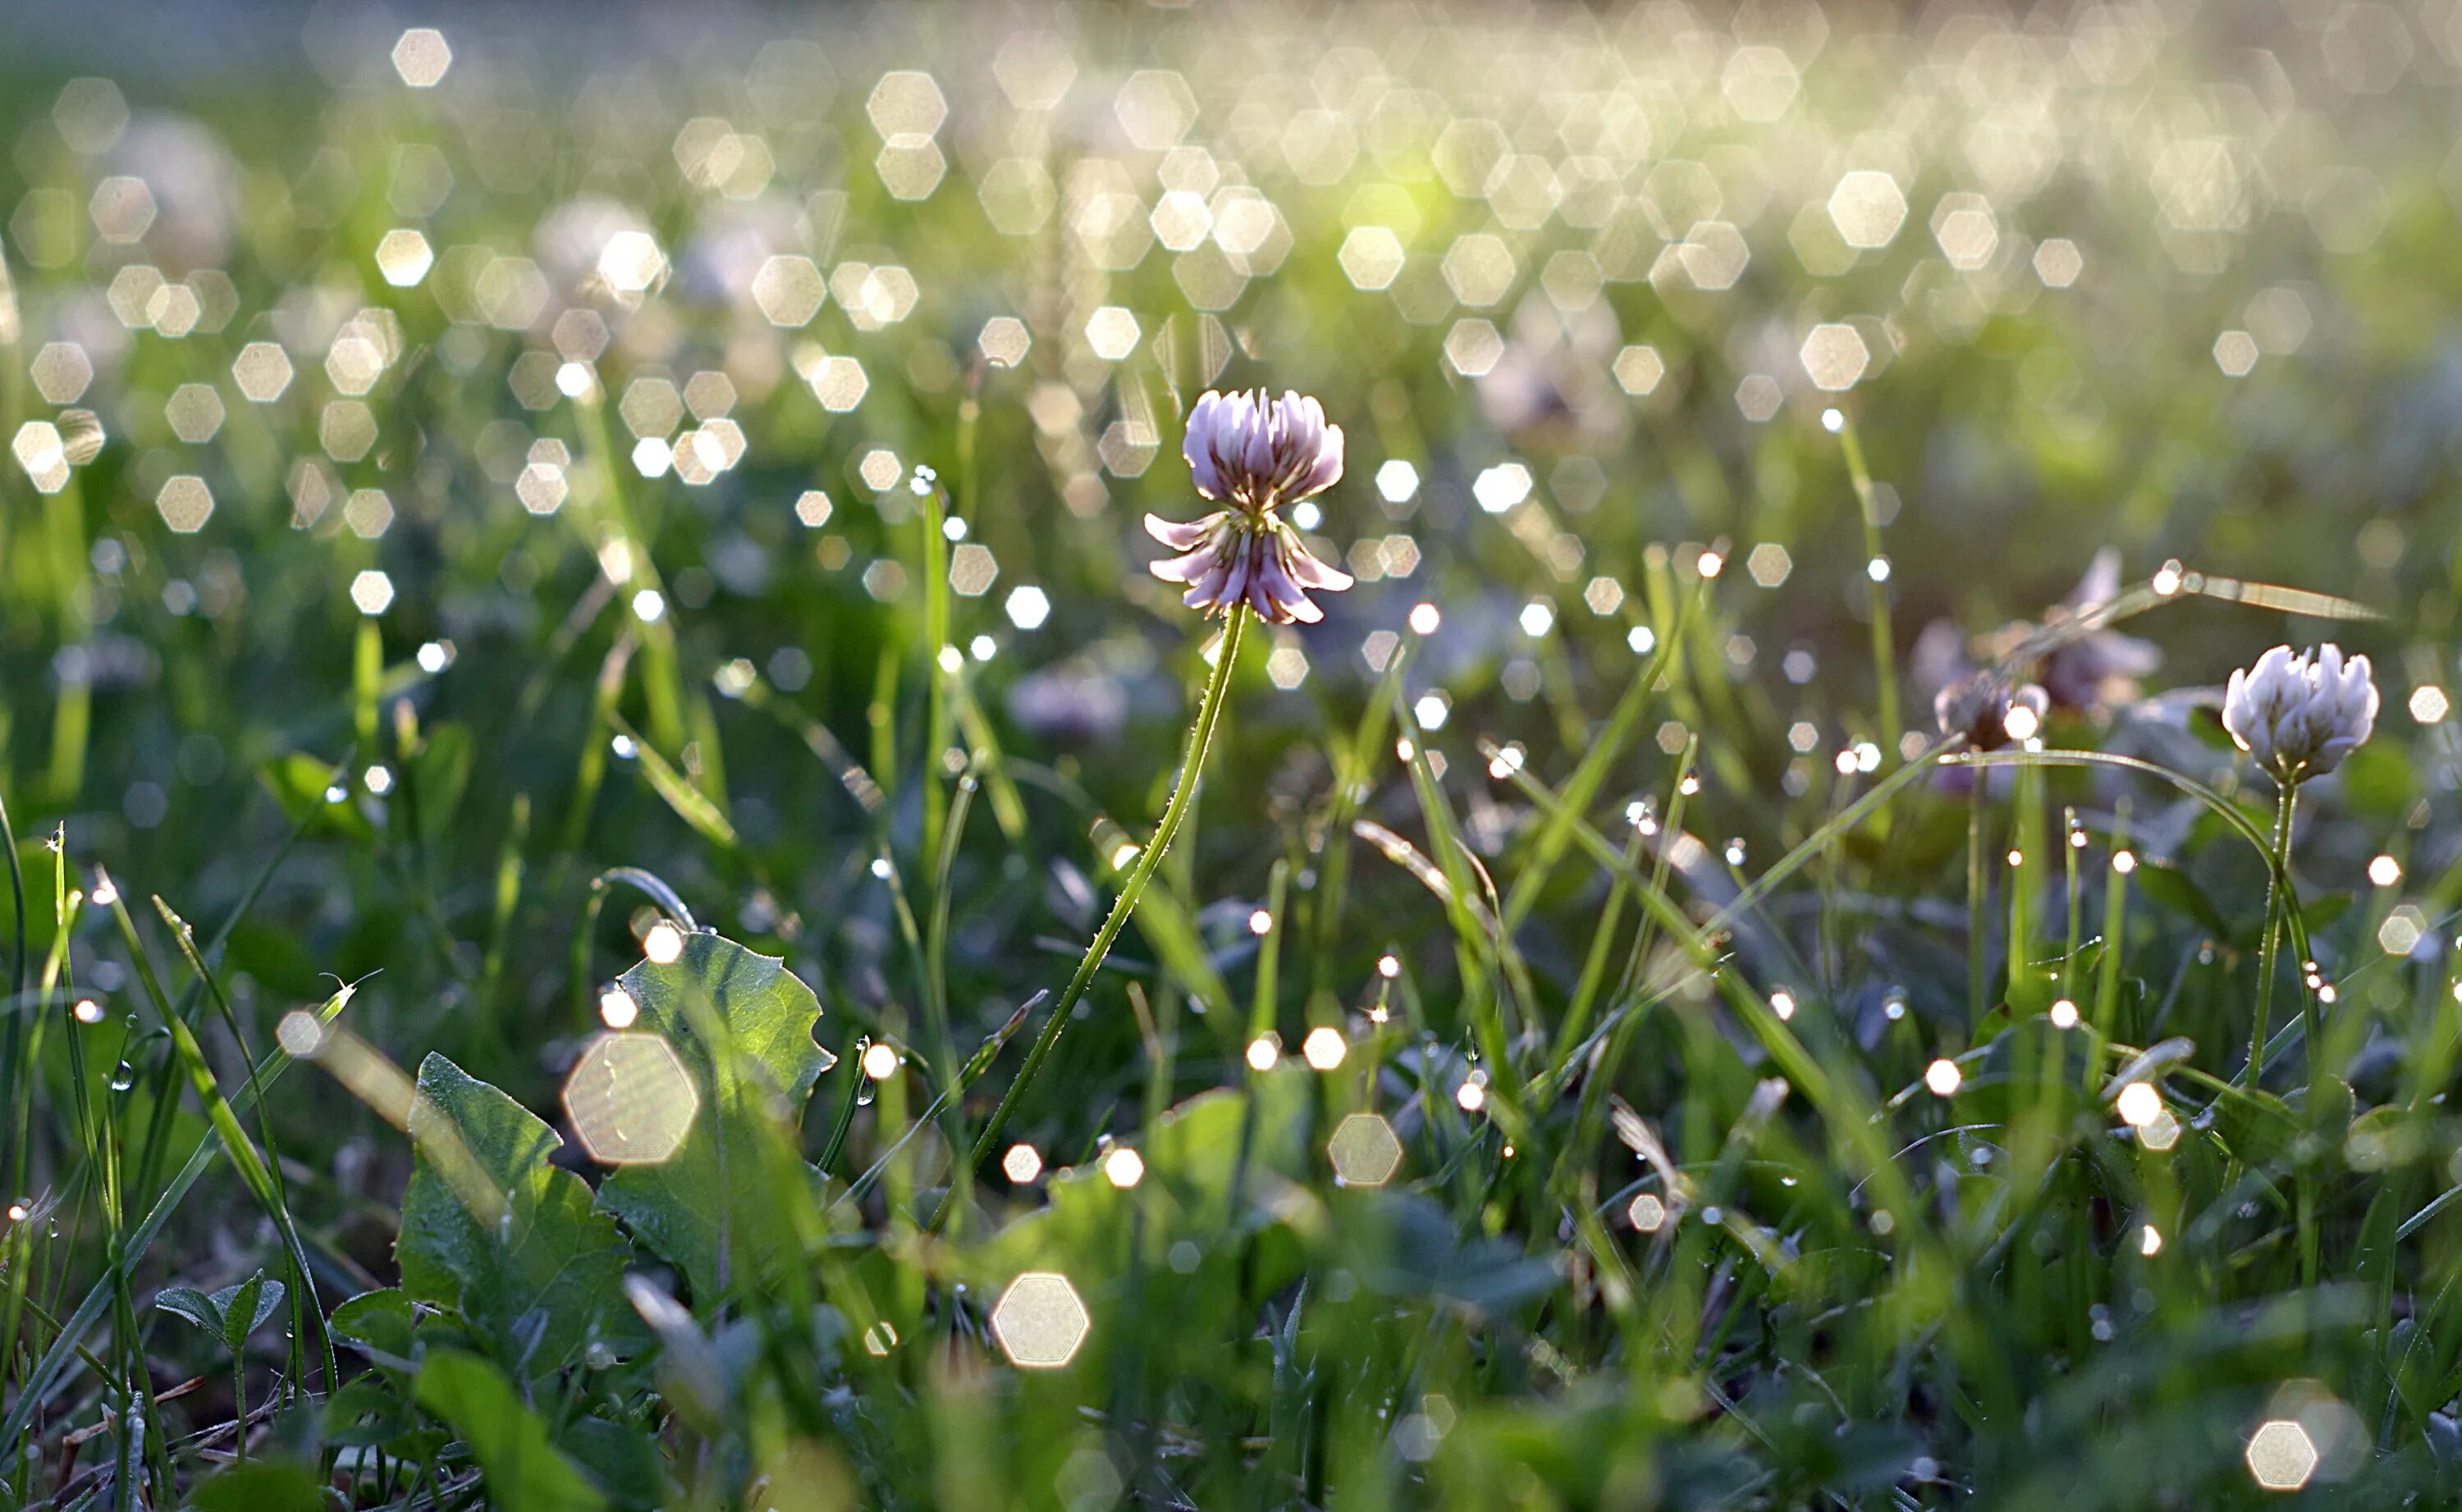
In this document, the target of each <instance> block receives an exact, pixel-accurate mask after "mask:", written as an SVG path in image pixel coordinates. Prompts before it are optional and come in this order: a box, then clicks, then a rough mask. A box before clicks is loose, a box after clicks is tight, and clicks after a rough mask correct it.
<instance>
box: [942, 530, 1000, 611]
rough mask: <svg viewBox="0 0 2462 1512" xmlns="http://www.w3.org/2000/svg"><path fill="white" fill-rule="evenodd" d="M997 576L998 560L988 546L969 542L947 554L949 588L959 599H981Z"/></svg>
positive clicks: (998, 570) (998, 574)
mask: <svg viewBox="0 0 2462 1512" xmlns="http://www.w3.org/2000/svg"><path fill="white" fill-rule="evenodd" d="M999 576H1000V559H999V558H997V557H995V556H993V555H992V548H991V547H989V546H986V545H983V544H982V543H978V542H973V541H969V542H967V543H965V544H963V545H961V546H960V547H958V549H956V550H955V551H952V552H950V553H949V588H950V591H952V592H954V593H956V594H957V595H958V597H960V598H961V599H979V598H982V597H983V595H984V594H986V593H988V592H990V591H991V587H992V583H993V580H995V579H997V578H998V577H999Z"/></svg>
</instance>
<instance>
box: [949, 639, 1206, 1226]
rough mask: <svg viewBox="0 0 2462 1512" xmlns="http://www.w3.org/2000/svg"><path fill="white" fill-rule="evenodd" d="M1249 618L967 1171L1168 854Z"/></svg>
mask: <svg viewBox="0 0 2462 1512" xmlns="http://www.w3.org/2000/svg"><path fill="white" fill-rule="evenodd" d="M1249 612H1250V611H1249V609H1248V607H1247V606H1246V605H1244V604H1240V605H1234V606H1232V607H1231V610H1230V612H1229V613H1228V614H1227V615H1226V616H1225V617H1224V619H1223V622H1222V644H1221V646H1220V650H1218V651H1217V652H1216V654H1215V659H1214V671H1213V674H1212V675H1211V676H1210V677H1208V678H1207V679H1206V683H1205V692H1204V695H1203V697H1202V698H1201V699H1200V700H1199V703H1198V706H1197V721H1196V723H1195V724H1193V725H1192V726H1190V728H1189V732H1188V752H1187V756H1186V758H1185V759H1184V760H1182V761H1181V763H1180V768H1179V780H1178V782H1177V784H1176V785H1175V786H1174V787H1173V788H1172V792H1171V801H1170V802H1168V803H1167V804H1165V805H1164V807H1163V812H1162V821H1161V822H1160V823H1159V824H1157V825H1155V832H1154V838H1153V839H1152V840H1150V841H1147V842H1146V845H1145V848H1144V849H1142V850H1140V851H1138V852H1137V857H1136V861H1135V862H1134V864H1133V865H1131V867H1130V868H1129V875H1128V877H1127V879H1126V880H1125V881H1123V882H1122V883H1121V884H1120V893H1119V896H1118V897H1117V898H1116V899H1114V900H1113V901H1112V911H1111V913H1110V915H1109V916H1108V917H1106V918H1105V919H1104V920H1103V926H1102V927H1101V928H1100V929H1097V930H1096V931H1095V932H1094V940H1093V943H1092V944H1091V945H1089V946H1088V947H1087V948H1086V954H1085V956H1084V957H1083V958H1082V959H1080V960H1079V961H1078V963H1077V969H1076V972H1075V973H1074V974H1073V975H1071V976H1070V977H1069V986H1068V987H1067V988H1066V989H1065V990H1063V991H1062V992H1061V994H1060V1000H1059V1001H1058V1002H1056V1003H1054V1004H1052V1005H1051V1014H1050V1016H1049V1017H1048V1018H1047V1019H1045V1020H1044V1024H1043V1032H1042V1033H1039V1034H1037V1035H1036V1036H1035V1039H1034V1046H1033V1048H1032V1049H1030V1050H1028V1051H1027V1052H1026V1064H1025V1065H1023V1066H1021V1067H1019V1068H1018V1073H1017V1079H1015V1080H1014V1081H1011V1082H1010V1083H1009V1085H1008V1091H1007V1092H1005V1093H1004V1094H1003V1095H1002V1096H1001V1100H1000V1105H999V1106H998V1107H996V1108H994V1109H993V1110H992V1116H991V1119H990V1121H989V1122H987V1123H985V1124H984V1125H983V1132H982V1133H981V1134H979V1135H977V1136H976V1138H975V1149H974V1155H973V1157H972V1159H971V1161H969V1164H968V1167H967V1168H968V1170H969V1171H971V1170H972V1169H973V1168H974V1167H976V1166H980V1165H982V1164H983V1161H987V1160H989V1159H991V1153H992V1150H993V1148H994V1147H995V1146H996V1145H997V1143H998V1142H999V1139H1000V1137H1001V1131H1002V1130H1003V1129H1004V1128H1005V1127H1007V1124H1008V1119H1009V1115H1010V1114H1011V1113H1013V1112H1015V1111H1016V1108H1017V1105H1018V1103H1019V1102H1020V1101H1021V1100H1022V1099H1023V1098H1024V1097H1025V1096H1026V1088H1027V1087H1029V1086H1031V1085H1033V1082H1034V1077H1035V1074H1036V1073H1037V1072H1039V1071H1041V1070H1042V1069H1043V1063H1044V1061H1045V1060H1046V1059H1047V1058H1049V1056H1050V1054H1051V1047H1052V1046H1053V1045H1054V1044H1056V1043H1058V1042H1059V1039H1060V1032H1061V1029H1062V1028H1063V1026H1065V1025H1066V1024H1067V1023H1068V1022H1069V1013H1070V1012H1071V1011H1072V1010H1074V1009H1075V1008H1076V1006H1077V1002H1078V999H1080V998H1082V997H1084V996H1085V995H1086V990H1087V988H1089V987H1090V986H1091V985H1092V984H1093V981H1094V973H1095V972H1096V971H1097V970H1099V969H1101V968H1102V965H1103V958H1104V957H1105V956H1107V955H1109V954H1110V953H1111V951H1112V941H1114V940H1116V939H1118V938H1119V934H1120V930H1121V929H1122V928H1123V927H1125V926H1127V924H1128V922H1129V916H1130V915H1132V914H1134V913H1135V912H1136V909H1137V900H1138V899H1140V898H1142V897H1143V896H1144V895H1145V890H1146V884H1147V883H1149V882H1151V881H1153V879H1154V874H1155V868H1156V867H1157V866H1159V865H1161V864H1162V858H1163V854H1164V853H1165V852H1166V851H1168V850H1170V849H1171V842H1172V839H1173V837H1175V836H1177V834H1178V833H1179V827H1180V824H1181V822H1182V821H1183V820H1186V819H1187V817H1188V812H1189V809H1190V807H1191V806H1192V804H1193V802H1194V800H1195V799H1196V795H1197V781H1198V777H1199V775H1200V774H1201V773H1202V772H1203V771H1204V769H1205V754H1206V751H1207V749H1208V748H1209V747H1211V746H1212V744H1213V743H1214V732H1215V728H1216V727H1217V726H1218V725H1220V723H1221V720H1222V710H1223V706H1224V705H1225V704H1226V703H1228V702H1229V692H1230V687H1231V669H1232V666H1233V664H1234V663H1235V662H1237V661H1238V660H1239V656H1240V642H1241V638H1242V632H1244V631H1245V630H1246V629H1247V627H1248V616H1249ZM959 1186H960V1181H959V1180H952V1181H951V1182H950V1183H949V1190H948V1193H947V1195H945V1196H943V1197H942V1198H941V1199H940V1206H939V1210H938V1211H937V1212H935V1213H934V1214H933V1215H932V1221H931V1224H930V1225H928V1226H929V1229H930V1230H931V1231H935V1232H937V1231H938V1230H939V1228H940V1227H941V1226H942V1225H944V1224H946V1223H947V1222H948V1220H949V1214H950V1211H951V1209H952V1208H954V1207H955V1206H956V1205H957V1198H958V1190H959Z"/></svg>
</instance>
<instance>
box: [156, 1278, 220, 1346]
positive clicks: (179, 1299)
mask: <svg viewBox="0 0 2462 1512" xmlns="http://www.w3.org/2000/svg"><path fill="white" fill-rule="evenodd" d="M154 1305H155V1306H156V1307H157V1308H160V1309H162V1310H163V1311H165V1312H167V1313H169V1314H171V1316H173V1317H175V1318H185V1319H187V1320H188V1321H189V1322H190V1323H193V1324H195V1325H196V1326H197V1327H199V1328H201V1329H203V1330H205V1331H206V1332H207V1333H210V1334H212V1335H214V1336H215V1337H216V1338H220V1337H222V1331H223V1310H222V1305H221V1304H220V1303H218V1302H216V1301H215V1300H214V1299H213V1298H211V1297H209V1296H207V1295H205V1293H204V1292H202V1291H199V1290H198V1289H197V1288H194V1287H164V1288H162V1290H160V1291H157V1292H156V1293H154Z"/></svg>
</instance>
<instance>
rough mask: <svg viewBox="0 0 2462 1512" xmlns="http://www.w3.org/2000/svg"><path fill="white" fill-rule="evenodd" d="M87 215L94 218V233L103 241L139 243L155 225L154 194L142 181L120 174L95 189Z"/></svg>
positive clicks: (89, 202) (99, 184) (104, 181)
mask: <svg viewBox="0 0 2462 1512" xmlns="http://www.w3.org/2000/svg"><path fill="white" fill-rule="evenodd" d="M86 212H87V213H88V214H89V215H91V216H93V217H94V229H95V232H96V234H97V235H99V236H100V237H101V238H102V239H103V240H104V241H106V242H119V243H123V244H125V243H129V242H135V241H140V240H141V239H142V238H143V237H144V235H145V233H146V231H147V230H148V229H149V228H151V227H152V226H153V224H154V216H155V203H154V191H153V190H151V189H149V188H147V187H146V186H145V181H144V180H142V179H136V178H131V177H129V176H128V175H126V174H120V175H118V176H115V177H113V178H109V179H105V180H103V181H101V182H100V183H98V184H96V185H95V186H94V198H93V199H91V200H89V201H87V202H86Z"/></svg>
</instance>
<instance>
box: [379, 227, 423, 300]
mask: <svg viewBox="0 0 2462 1512" xmlns="http://www.w3.org/2000/svg"><path fill="white" fill-rule="evenodd" d="M434 266H436V250H435V248H433V247H431V246H429V245H427V238H426V237H425V236H423V235H421V234H420V233H419V232H417V231H414V230H412V229H411V228H410V227H408V226H397V227H396V228H394V229H393V230H390V231H387V232H386V233H385V234H384V240H383V241H381V242H378V244H377V271H378V272H379V273H381V274H383V275H384V281H385V282H386V283H388V284H391V285H392V286H393V287H396V288H408V287H411V286H413V285H415V284H417V283H418V282H419V281H420V280H421V279H422V278H425V277H426V276H427V270H428V269H429V268H431V267H434Z"/></svg>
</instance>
